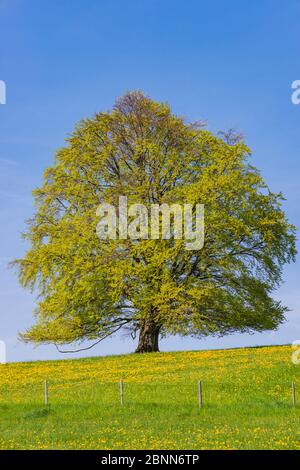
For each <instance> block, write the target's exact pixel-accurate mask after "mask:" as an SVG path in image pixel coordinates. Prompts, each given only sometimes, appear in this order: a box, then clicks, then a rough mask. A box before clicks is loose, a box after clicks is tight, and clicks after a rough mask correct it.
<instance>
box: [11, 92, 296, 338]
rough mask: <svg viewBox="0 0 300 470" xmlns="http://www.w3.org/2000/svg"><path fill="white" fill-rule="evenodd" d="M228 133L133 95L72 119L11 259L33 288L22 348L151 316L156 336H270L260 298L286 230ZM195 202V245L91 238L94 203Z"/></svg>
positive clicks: (277, 318)
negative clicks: (199, 211)
mask: <svg viewBox="0 0 300 470" xmlns="http://www.w3.org/2000/svg"><path fill="white" fill-rule="evenodd" d="M249 156H250V150H249V149H248V148H247V146H246V145H245V144H244V142H243V141H242V140H241V139H240V138H235V137H234V134H232V133H230V134H227V135H226V134H223V135H220V136H215V135H213V134H212V133H211V132H209V131H208V130H205V129H203V128H201V127H199V126H198V125H190V124H186V123H185V122H184V120H183V119H182V118H179V117H177V116H175V115H174V114H172V112H171V110H170V108H169V106H168V105H166V104H161V103H156V102H154V101H152V100H150V99H149V98H147V97H146V96H144V95H143V94H142V93H140V92H132V93H128V94H127V95H125V96H124V97H123V98H121V99H120V100H118V101H117V103H116V105H115V106H114V108H113V110H112V111H111V112H106V113H99V114H96V115H95V116H94V117H93V118H91V119H86V120H84V121H82V122H81V123H80V124H79V125H78V126H77V128H76V129H75V131H74V132H73V134H72V135H71V136H70V137H69V138H68V139H67V143H66V146H65V147H64V148H62V149H60V150H59V151H58V152H57V154H56V161H55V164H54V165H53V166H52V167H50V168H48V169H47V170H46V171H45V174H44V182H43V184H42V186H41V187H40V188H38V189H36V190H35V191H34V197H35V201H36V212H35V214H34V217H33V219H32V220H30V221H29V225H28V231H27V233H26V234H25V235H24V236H25V238H26V239H27V240H28V241H29V242H30V249H29V250H28V252H27V253H26V255H25V257H24V259H19V260H16V262H15V264H16V265H17V266H18V269H19V277H20V282H21V283H22V285H23V286H25V287H29V288H31V289H37V291H38V294H39V297H38V307H37V309H36V323H35V325H34V326H33V327H31V328H30V329H29V330H28V331H27V332H26V333H25V334H24V335H23V338H24V339H25V340H28V341H34V342H37V343H40V342H54V343H57V344H62V343H72V342H74V341H81V340H94V339H102V338H104V337H106V336H107V335H110V334H112V333H113V332H115V331H117V330H118V329H120V328H127V329H128V330H129V331H130V332H131V333H132V334H135V333H136V332H137V331H138V330H140V329H141V325H142V324H143V322H147V321H151V322H152V323H153V324H154V325H156V326H158V328H159V331H160V333H161V334H163V335H166V334H174V333H179V334H182V335H195V336H199V337H200V336H204V335H209V334H221V335H223V334H226V333H230V332H233V331H255V330H258V331H260V330H265V329H273V328H276V327H277V326H278V324H279V323H281V322H282V321H283V319H284V311H285V308H284V307H283V306H282V305H281V304H280V302H277V301H275V300H273V299H272V297H271V293H272V290H273V289H274V288H276V287H277V286H278V285H279V283H280V281H281V275H282V267H283V265H284V263H287V262H290V261H291V260H293V259H294V256H295V235H294V228H293V227H292V226H291V225H290V224H289V223H288V222H287V220H286V218H285V216H284V213H283V211H282V209H281V204H280V203H281V200H282V196H281V194H274V193H272V192H271V191H270V190H269V189H268V187H267V185H266V184H265V182H264V181H263V179H262V177H261V176H260V174H259V172H258V171H257V170H256V169H255V168H254V167H253V166H251V165H250V164H249V162H248V160H249ZM120 195H124V196H127V197H128V203H129V204H132V203H136V202H138V203H143V204H144V205H146V207H149V206H150V204H151V203H159V204H161V203H181V204H183V203H190V204H196V203H201V204H204V205H205V244H204V247H203V249H202V250H199V251H188V250H185V249H184V243H183V241H182V240H174V239H171V240H139V241H132V240H129V239H128V240H106V241H101V242H100V240H99V239H98V238H97V236H96V234H95V229H96V225H97V223H98V219H97V217H96V209H97V207H98V205H99V203H100V202H106V203H111V204H114V205H115V206H117V205H118V198H119V196H120Z"/></svg>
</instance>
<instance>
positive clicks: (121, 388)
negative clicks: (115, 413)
mask: <svg viewBox="0 0 300 470" xmlns="http://www.w3.org/2000/svg"><path fill="white" fill-rule="evenodd" d="M120 400H121V405H122V406H123V405H124V382H123V380H120Z"/></svg>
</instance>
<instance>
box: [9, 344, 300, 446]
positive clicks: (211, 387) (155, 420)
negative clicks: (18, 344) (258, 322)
mask: <svg viewBox="0 0 300 470" xmlns="http://www.w3.org/2000/svg"><path fill="white" fill-rule="evenodd" d="M291 353H292V349H291V347H290V346H279V347H277V346H276V347H262V348H243V349H232V350H217V351H194V352H174V353H152V354H144V355H134V354H132V355H124V356H110V357H99V358H88V359H76V360H61V361H48V362H28V363H14V364H5V365H0V448H1V449H300V380H299V379H300V377H299V374H300V365H299V366H297V365H294V364H292V362H291ZM46 379H47V380H48V382H49V403H50V406H49V407H45V405H44V380H46ZM120 379H123V380H124V406H121V405H120V391H119V380H120ZM198 380H202V382H203V408H202V409H201V410H199V409H198V402H197V382H198ZM292 381H294V382H295V383H296V392H297V391H298V392H299V393H298V395H299V405H297V406H296V407H293V406H292V400H291V383H292Z"/></svg>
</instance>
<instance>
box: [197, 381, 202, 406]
mask: <svg viewBox="0 0 300 470" xmlns="http://www.w3.org/2000/svg"><path fill="white" fill-rule="evenodd" d="M202 404H203V401H202V382H201V380H199V382H198V406H199V408H202Z"/></svg>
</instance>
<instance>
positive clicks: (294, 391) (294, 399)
mask: <svg viewBox="0 0 300 470" xmlns="http://www.w3.org/2000/svg"><path fill="white" fill-rule="evenodd" d="M292 402H293V406H296V389H295V384H294V382H292Z"/></svg>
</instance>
